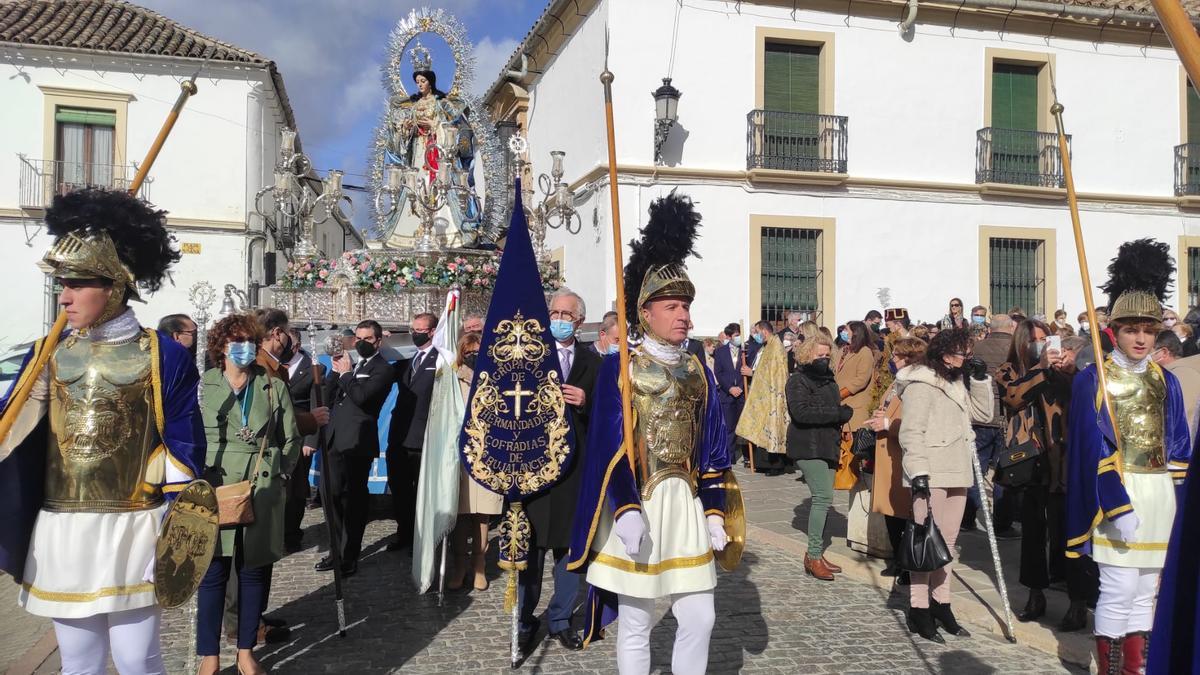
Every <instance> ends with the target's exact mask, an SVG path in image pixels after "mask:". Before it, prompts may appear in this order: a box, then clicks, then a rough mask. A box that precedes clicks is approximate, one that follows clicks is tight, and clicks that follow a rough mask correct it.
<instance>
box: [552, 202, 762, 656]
mask: <svg viewBox="0 0 1200 675" xmlns="http://www.w3.org/2000/svg"><path fill="white" fill-rule="evenodd" d="M699 222H700V216H699V215H698V214H697V213H695V211H694V210H693V208H692V204H691V201H690V200H688V199H686V198H684V197H678V196H676V195H674V194H672V195H670V196H668V197H665V198H662V199H659V200H657V201H656V202H655V203H654V204H653V205H652V206H651V208H650V221H649V223H648V225H647V226H646V228H645V229H644V231H643V236H642V241H641V242H634V243H633V254H632V255H631V256H630V259H629V263H628V265H627V266H626V268H625V283H626V288H627V293H628V295H627V297H628V298H629V299H630V302H628V303H627V307H626V308H625V309H626V312H627V314H628V316H629V320H630V325H631V326H633V325H638V326H640V332H641V336H642V341H641V344H639V345H638V346H637V347H636V348H634V349H633V350H632V352H631V354H630V382H631V388H632V410H633V416H634V424H633V430H634V431H633V434H634V436H633V438H632V439H624V438H623V437H622V436H623V434H624V431H623V414H622V401H621V393H620V389H619V383H618V381H619V377H618V375H619V368H620V359H619V357H618V355H611V356H608V357H606V358H605V361H604V365H603V367H602V369H601V372H600V375H599V379H598V381H597V384H596V393H595V398H596V401H595V408H594V409H593V411H592V420H593V426H592V428H591V429H590V432H589V437H588V449H589V452H588V456H587V464H586V466H585V467H584V473H583V480H582V486H581V489H580V501H579V508H578V509H577V511H576V519H575V528H574V533H573V537H572V545H571V554H570V561H569V563H568V567H569V569H571V570H575V571H580V572H586V574H587V581H588V583H589V584H591V586H592V589H591V591H590V593H589V602H588V611H587V625H586V626H585V630H584V633H585V636H584V639H585V642H590V641H591V640H595V639H598V638H599V637H600V636H601V631H602V629H603V627H604V626H605V625H607V624H608V623H610V622H611V621H612V620H613V619H615V618H617V617H618V616H619V618H620V629H619V634H618V645H617V664H618V669H619V671H620V672H621V673H623V674H626V673H648V672H649V670H650V649H649V644H650V642H649V633H650V628H651V626H652V625H653V621H652V617H651V615H652V614H653V609H654V601H655V599H656V598H661V597H670V598H671V599H672V602H673V606H674V614H675V617H676V619H677V620H678V622H679V628H678V631H677V633H676V639H675V648H674V656H673V659H672V672H675V673H679V674H681V675H682V674H687V673H703V672H705V669H706V667H707V663H708V643H709V637H710V635H711V633H712V627H713V621H714V607H713V589H714V588H715V587H716V584H717V577H716V564H715V563H716V560H717V557H718V556H722V555H728V554H731V553H732V552H733V549H734V548H737V549H738V550H739V551H740V540H741V539H740V536H739V535H738V533H736V532H734V533H733V534H734V536H733V537H727V535H726V532H725V529H724V527H725V523H724V521H725V516H726V510H727V498H726V493H727V489H731V487H732V486H731V481H732V475H731V474H730V473H728V472H727V470H728V469H729V466H730V460H729V457H728V453H727V448H726V444H725V425H724V422H723V419H722V416H721V409H720V405H719V403H718V401H717V395H716V392H717V387H716V383H715V381H714V378H713V375H712V372H711V371H709V369H708V368H707V367H706V366H705V365H704V363H703V362H702V361H701V360H699V359H697V358H696V357H695V356H693V355H691V354H688V353H687V352H685V351H684V350H683V348H682V346H681V345H676V344H672V343H670V342H668V341H667V340H666V339H664V337H663V336H659V335H656V334H655V333H654V332H653V331H652V330H651V328H650V326H649V324H648V323H647V322H646V321H645V320H644V319H643V318H642V315H641V311H640V310H641V309H642V308H643V307H645V306H646V305H647V304H648V303H650V302H652V301H655V300H658V299H661V298H680V299H686V300H687V301H691V300H693V299H694V298H695V295H696V290H695V286H694V285H693V284H692V282H691V280H690V279H689V278H688V275H687V271H686V269H685V268H684V266H683V261H684V260H685V259H686V257H687V256H688V255H690V254H691V253H692V244H693V241H694V237H695V234H696V229H697V227H698V226H699ZM630 447H632V453H631V454H630V453H628V449H629V448H630ZM731 520H732V518H731ZM643 532H644V534H645V536H644V538H640V539H639V536H640V534H641V533H643ZM639 540H640V545H639ZM727 540H733V542H734V543H731V544H730V546H728V547H727V546H726V543H727ZM722 549H724V552H722ZM714 551H715V552H714Z"/></svg>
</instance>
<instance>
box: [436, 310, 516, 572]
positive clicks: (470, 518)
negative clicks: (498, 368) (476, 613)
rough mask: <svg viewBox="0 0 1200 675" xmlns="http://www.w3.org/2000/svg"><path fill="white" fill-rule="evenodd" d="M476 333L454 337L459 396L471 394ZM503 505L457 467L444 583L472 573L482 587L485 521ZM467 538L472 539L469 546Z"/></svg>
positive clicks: (478, 341)
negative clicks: (450, 565) (455, 519)
mask: <svg viewBox="0 0 1200 675" xmlns="http://www.w3.org/2000/svg"><path fill="white" fill-rule="evenodd" d="M479 343H480V338H479V333H465V334H463V336H462V337H460V338H459V339H458V360H457V361H456V362H455V364H454V365H455V367H456V368H457V370H458V383H459V386H461V387H462V395H463V400H464V401H466V400H467V399H468V398H469V397H470V395H471V380H472V379H473V378H474V377H475V359H476V357H478V356H479ZM503 508H504V498H503V497H501V496H500V495H498V494H496V493H495V492H492V491H491V490H488V489H487V488H485V487H483V486H482V485H480V484H479V483H476V482H475V481H474V480H473V479H472V478H471V477H470V476H468V475H467V471H466V469H465V468H461V467H460V470H459V479H458V522H457V523H455V525H454V535H453V536H454V545H453V550H454V567H453V568H452V569H451V571H450V575H449V576H447V577H446V587H447V588H450V589H459V588H462V587H463V583H464V581H465V577H466V576H467V575H468V574H471V573H473V580H472V581H473V585H474V587H475V590H479V591H482V590H486V589H487V587H488V580H487V575H486V574H485V573H484V569H485V561H486V556H487V548H488V521H489V520H490V519H491V517H492V516H494V515H497V514H499V513H500V511H501V510H502V509H503ZM468 539H473V540H474V545H475V548H474V550H471V549H470V548H469V546H468Z"/></svg>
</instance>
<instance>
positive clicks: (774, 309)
mask: <svg viewBox="0 0 1200 675" xmlns="http://www.w3.org/2000/svg"><path fill="white" fill-rule="evenodd" d="M820 238H821V231H820V230H804V229H797V228H791V227H765V228H763V230H762V239H761V242H760V246H761V247H762V248H761V252H762V257H761V263H760V264H761V268H760V270H759V275H760V276H759V278H760V282H761V285H760V288H761V296H762V299H761V304H760V306H759V315H760V316H761V317H762V318H763V319H764V320H766V321H782V320H783V318H784V315H785V314H786V313H787V312H788V311H790V310H803V311H809V312H820V310H821V307H820V291H819V289H820V280H821V268H820V252H819V250H820V249H819V246H820V241H821V239H820Z"/></svg>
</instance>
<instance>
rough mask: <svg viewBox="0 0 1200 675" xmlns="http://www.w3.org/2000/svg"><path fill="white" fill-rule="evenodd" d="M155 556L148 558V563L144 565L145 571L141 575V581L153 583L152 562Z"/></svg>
mask: <svg viewBox="0 0 1200 675" xmlns="http://www.w3.org/2000/svg"><path fill="white" fill-rule="evenodd" d="M155 559H156V556H150V562H149V563H147V564H146V571H145V572H143V573H142V581H145V582H148V583H154V562H155Z"/></svg>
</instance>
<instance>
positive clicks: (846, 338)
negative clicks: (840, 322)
mask: <svg viewBox="0 0 1200 675" xmlns="http://www.w3.org/2000/svg"><path fill="white" fill-rule="evenodd" d="M838 337H839V338H841V340H842V342H845V343H847V344H849V342H850V333H849V332H848V331H844V330H843V331H839V332H838Z"/></svg>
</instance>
